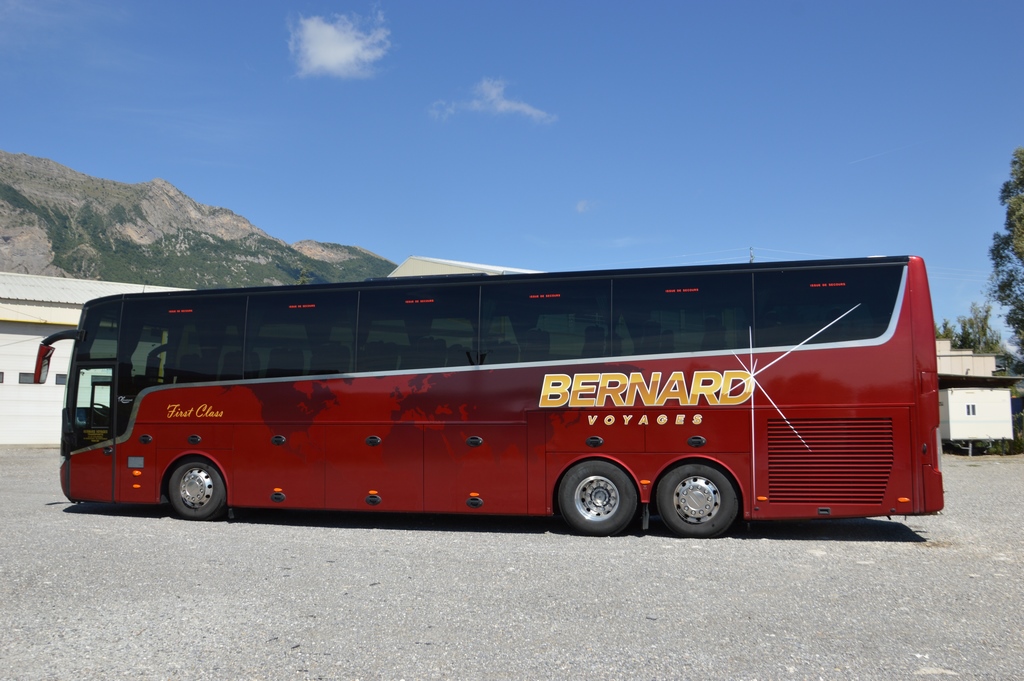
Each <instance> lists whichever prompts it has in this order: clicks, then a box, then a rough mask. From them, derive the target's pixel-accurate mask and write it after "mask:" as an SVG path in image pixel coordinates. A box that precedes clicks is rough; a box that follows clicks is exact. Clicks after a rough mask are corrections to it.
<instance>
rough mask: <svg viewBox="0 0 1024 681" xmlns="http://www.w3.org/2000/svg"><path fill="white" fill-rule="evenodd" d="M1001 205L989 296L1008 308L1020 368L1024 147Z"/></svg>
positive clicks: (1018, 150)
mask: <svg viewBox="0 0 1024 681" xmlns="http://www.w3.org/2000/svg"><path fill="white" fill-rule="evenodd" d="M999 203H1000V204H1001V205H1003V206H1006V223H1005V225H1004V230H1003V231H1002V232H996V233H995V234H993V235H992V247H991V248H990V249H989V256H990V257H991V259H992V268H993V272H992V280H991V283H990V285H989V293H990V295H991V296H992V298H993V299H994V300H995V301H997V302H998V303H1000V304H1001V305H1002V306H1003V307H1005V308H1006V323H1007V324H1008V325H1009V327H1010V329H1011V330H1012V332H1013V341H1014V343H1013V344H1014V345H1016V346H1017V348H1018V351H1017V352H1018V355H1017V357H1016V364H1017V365H1018V366H1020V365H1021V364H1022V361H1021V360H1022V354H1021V353H1022V351H1024V147H1017V148H1016V149H1015V150H1014V152H1013V158H1012V159H1011V160H1010V179H1009V180H1007V181H1006V182H1004V183H1003V187H1002V189H1001V190H1000V192H999Z"/></svg>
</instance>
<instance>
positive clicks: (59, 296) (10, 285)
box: [0, 272, 183, 305]
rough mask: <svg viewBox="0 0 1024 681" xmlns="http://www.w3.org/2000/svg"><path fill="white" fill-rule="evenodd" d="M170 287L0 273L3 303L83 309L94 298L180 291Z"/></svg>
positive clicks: (0, 295) (0, 292) (0, 294)
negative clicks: (146, 292)
mask: <svg viewBox="0 0 1024 681" xmlns="http://www.w3.org/2000/svg"><path fill="white" fill-rule="evenodd" d="M180 290H183V289H175V288H170V287H167V286H149V285H146V284H126V283H121V282H114V281H95V280H91V279H70V278H63V277H44V276H40V275H36V274H16V273H14V272H0V300H11V301H14V300H18V301H30V302H38V303H63V304H66V305H83V304H85V303H86V302H88V301H90V300H92V299H93V298H102V297H103V296H112V295H116V294H119V293H141V292H144V291H180Z"/></svg>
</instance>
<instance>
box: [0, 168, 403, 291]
mask: <svg viewBox="0 0 1024 681" xmlns="http://www.w3.org/2000/svg"><path fill="white" fill-rule="evenodd" d="M394 267H395V264H394V263H392V262H391V261H389V260H386V259H384V258H381V257H380V256H378V255H376V254H374V253H371V252H369V251H367V250H364V249H362V248H359V247H357V246H343V245H341V244H332V243H319V242H316V241H300V242H298V243H295V244H293V245H290V246H289V245H288V244H286V243H285V242H283V241H281V240H280V239H275V238H274V237H271V236H270V235H269V234H267V233H266V232H264V231H262V230H260V229H259V228H257V227H255V226H254V225H252V224H251V223H250V222H249V221H248V220H246V219H245V218H243V217H242V216H240V215H236V214H235V213H233V212H231V211H230V210H228V209H226V208H217V207H213V206H206V205H203V204H201V203H197V202H196V201H193V200H192V199H190V198H189V197H188V196H186V195H185V194H183V193H182V192H181V191H179V190H178V189H177V188H175V187H174V186H173V185H171V184H169V183H168V182H165V181H163V180H159V179H157V180H153V181H151V182H143V183H140V184H125V183H121V182H113V181H110V180H103V179H99V178H95V177H90V176H88V175H84V174H82V173H78V172H75V171H74V170H71V169H70V168H66V167H65V166H62V165H60V164H58V163H55V162H53V161H50V160H47V159H43V158H36V157H33V156H27V155H24V154H10V153H7V152H4V151H0V271H5V272H21V273H25V274H45V275H50V276H57V277H62V276H63V277H75V278H80V279H102V280H106V281H123V282H131V283H146V284H154V285H160V286H180V287H184V288H220V287H233V286H260V285H276V284H292V283H297V282H299V281H302V282H307V283H320V282H337V281H356V280H361V279H365V278H367V277H380V276H386V275H387V274H388V273H389V272H391V270H393V269H394Z"/></svg>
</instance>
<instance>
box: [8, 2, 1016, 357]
mask: <svg viewBox="0 0 1024 681" xmlns="http://www.w3.org/2000/svg"><path fill="white" fill-rule="evenodd" d="M1021 25H1024V3H1020V2H995V1H990V2H980V3H975V2H945V1H940V0H932V1H927V2H923V1H910V0H908V1H904V2H888V1H887V2H879V1H873V0H864V1H857V2H818V1H779V2H744V1H733V2H715V3H712V2H686V1H673V2H658V1H651V2H642V3H628V4H627V3H624V2H604V1H600V0H591V1H586V2H583V1H571V0H566V1H564V2H533V1H529V0H516V1H508V2H506V1H501V0H495V1H493V2H471V1H469V0H465V1H458V2H453V1H449V0H436V1H432V2H413V1H406V2H396V1H388V0H383V1H379V2H364V1H359V2H341V1H339V2H319V1H309V2H303V1H297V2H270V1H267V2H213V1H210V0H206V1H204V2H190V1H179V2H150V1H128V0H124V1H121V2H115V1H104V0H0V93H2V94H0V97H2V100H0V101H2V106H0V149H3V150H5V151H9V152H18V153H26V154H30V155H33V156H42V157H46V158H51V159H53V160H55V161H57V162H59V163H62V164H64V165H67V166H69V167H71V168H73V169H75V170H79V171H81V172H84V173H88V174H90V175H96V176H99V177H104V178H108V179H112V180H117V181H120V182H129V183H135V182H145V181H148V180H151V179H153V178H156V177H159V178H162V179H165V180H167V181H168V182H171V183H172V184H174V185H176V186H177V187H179V188H180V189H181V190H182V191H184V192H185V193H187V194H188V195H190V196H191V197H193V198H194V199H196V200H197V201H200V202H202V203H206V204H210V205H215V206H223V207H226V208H230V209H231V210H233V211H235V212H236V213H238V214H240V215H243V216H245V217H246V218H248V219H249V220H250V221H251V222H252V223H253V224H255V225H256V226H258V227H260V228H261V229H263V230H265V231H266V232H268V233H269V234H271V235H272V236H275V237H278V238H280V239H283V240H285V241H287V242H289V243H292V242H295V241H300V240H303V239H315V240H318V241H331V242H337V243H343V244H354V245H359V246H362V247H364V248H367V249H369V250H371V251H374V252H376V253H378V254H380V255H382V256H384V257H386V258H389V259H391V260H393V261H395V262H401V261H402V260H404V259H405V258H406V257H408V256H409V255H425V256H432V257H439V258H450V259H455V260H467V261H474V262H481V263H489V264H498V265H505V266H510V267H523V268H530V269H539V270H566V269H592V268H600V267H624V266H657V265H669V264H704V263H715V262H740V261H746V260H747V259H749V256H750V249H751V248H753V252H754V256H755V258H756V259H758V260H762V261H767V260H785V259H804V258H808V257H819V256H820V257H845V256H862V255H878V254H888V255H897V254H905V253H912V254H918V255H922V256H924V257H925V259H926V262H927V263H928V265H929V271H930V274H931V277H932V287H933V291H932V292H933V299H934V302H935V310H936V317H937V318H939V319H941V318H943V317H948V318H955V317H956V316H958V315H962V314H966V313H967V311H968V307H969V305H970V303H971V302H972V301H981V300H983V298H984V288H985V283H986V279H987V277H988V274H989V272H990V270H991V265H990V262H989V259H988V248H989V245H990V243H991V238H992V233H993V232H995V231H997V230H1001V229H1002V226H1003V220H1004V216H1005V213H1004V209H1003V208H1002V207H1001V206H1000V205H999V203H998V191H999V187H1000V186H1001V184H1002V183H1003V182H1004V181H1005V180H1006V179H1007V178H1008V176H1009V163H1010V157H1011V154H1012V152H1013V150H1014V148H1016V147H1017V146H1021V145H1024V87H1022V86H1021V82H1020V78H1021V75H1020V67H1021V64H1022V63H1024V49H1022V45H1024V41H1022V40H1021V39H1020V26H1021ZM1005 336H1006V334H1004V337H1005Z"/></svg>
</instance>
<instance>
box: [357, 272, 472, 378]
mask: <svg viewBox="0 0 1024 681" xmlns="http://www.w3.org/2000/svg"><path fill="white" fill-rule="evenodd" d="M479 295H480V294H479V288H478V287H477V286H476V285H472V286H457V285H456V286H431V287H409V288H401V289H390V288H388V289H371V290H369V291H363V292H362V293H361V294H360V299H359V334H358V352H357V353H356V370H357V371H394V370H405V369H423V368H427V367H461V366H468V365H470V364H471V363H472V361H471V358H472V357H474V353H475V349H476V336H477V331H476V325H477V311H478V309H479Z"/></svg>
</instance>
